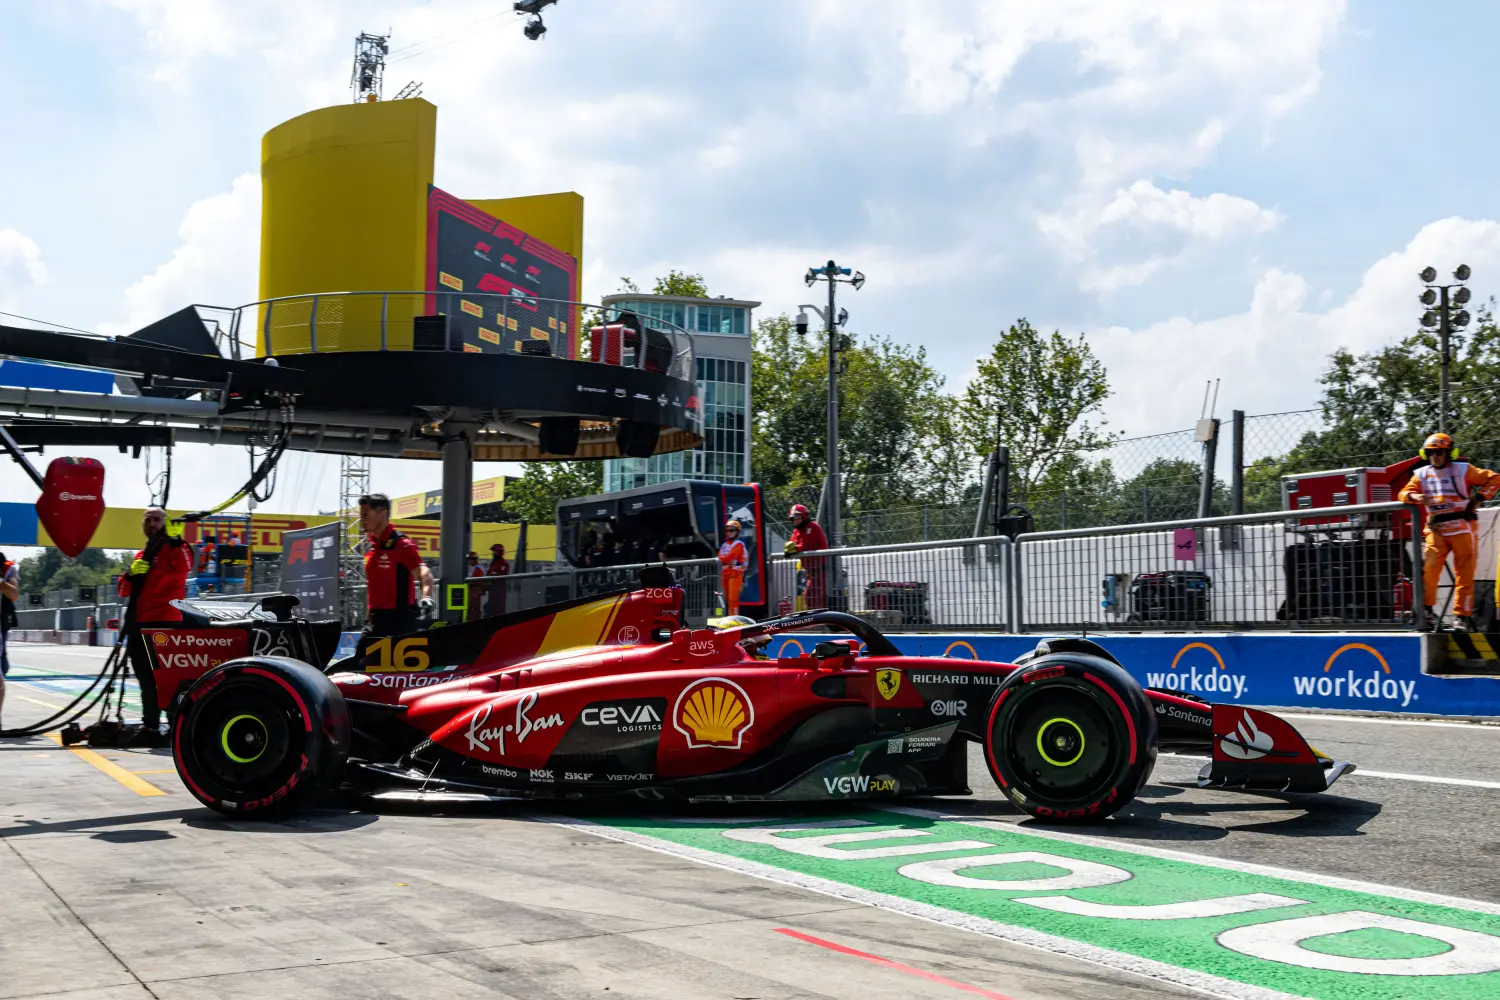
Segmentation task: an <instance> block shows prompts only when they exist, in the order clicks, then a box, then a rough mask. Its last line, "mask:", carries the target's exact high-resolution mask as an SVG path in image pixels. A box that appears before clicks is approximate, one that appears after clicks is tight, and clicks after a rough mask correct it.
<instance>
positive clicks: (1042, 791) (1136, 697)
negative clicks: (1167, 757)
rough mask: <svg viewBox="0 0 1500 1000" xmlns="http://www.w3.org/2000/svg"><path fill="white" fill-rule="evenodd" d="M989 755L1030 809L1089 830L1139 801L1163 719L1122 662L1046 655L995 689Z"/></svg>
mask: <svg viewBox="0 0 1500 1000" xmlns="http://www.w3.org/2000/svg"><path fill="white" fill-rule="evenodd" d="M984 756H985V762H986V763H987V764H988V765H989V769H990V776H991V777H993V778H994V779H995V783H996V784H998V785H999V786H1000V789H1001V791H1003V792H1005V794H1006V797H1007V798H1009V799H1010V800H1011V802H1013V803H1015V805H1016V806H1018V807H1019V808H1020V809H1022V810H1023V811H1025V812H1028V813H1030V814H1031V815H1033V816H1036V817H1037V818H1039V819H1047V820H1051V821H1054V822H1063V823H1092V822H1095V821H1097V820H1100V819H1103V818H1104V817H1106V816H1108V815H1110V814H1111V813H1113V812H1115V811H1116V810H1118V809H1120V808H1121V807H1122V806H1124V805H1125V804H1126V803H1127V802H1129V801H1130V800H1131V799H1133V798H1135V796H1136V793H1137V792H1139V791H1140V790H1141V787H1142V786H1143V785H1145V783H1146V780H1147V779H1148V778H1149V777H1150V776H1151V769H1152V767H1153V766H1154V765H1155V763H1156V716H1155V715H1154V714H1152V712H1151V707H1150V704H1149V702H1148V701H1147V699H1146V694H1145V692H1143V691H1142V690H1141V687H1140V685H1139V684H1137V683H1136V682H1135V680H1134V679H1132V678H1131V676H1130V675H1129V674H1127V673H1126V672H1125V670H1124V669H1123V668H1122V667H1120V666H1119V665H1118V664H1116V663H1112V662H1110V661H1109V660H1105V659H1103V658H1102V657H1097V656H1089V655H1085V654H1081V653H1058V654H1055V655H1052V656H1043V657H1041V658H1039V659H1037V660H1034V661H1032V662H1030V663H1028V664H1026V665H1025V666H1023V667H1021V668H1020V669H1018V670H1016V671H1015V672H1014V673H1012V674H1011V675H1010V676H1009V677H1007V678H1006V680H1005V683H1004V684H1002V685H1001V686H1000V689H999V690H998V691H996V692H995V697H994V699H993V700H992V701H991V702H990V710H989V720H988V725H987V727H986V729H985V739H984Z"/></svg>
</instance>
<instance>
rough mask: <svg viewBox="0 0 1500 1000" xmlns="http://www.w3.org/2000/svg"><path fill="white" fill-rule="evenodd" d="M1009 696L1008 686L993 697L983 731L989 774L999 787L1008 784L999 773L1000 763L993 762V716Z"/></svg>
mask: <svg viewBox="0 0 1500 1000" xmlns="http://www.w3.org/2000/svg"><path fill="white" fill-rule="evenodd" d="M1009 697H1010V688H1006V689H1005V690H1004V691H1001V692H1000V697H998V698H996V699H995V704H994V707H992V708H991V709H990V719H989V723H988V725H987V727H986V729H985V731H984V736H985V740H984V755H985V756H986V757H988V758H989V761H990V774H991V775H992V776H993V777H994V779H995V780H996V781H998V782H1000V787H1001V788H1009V787H1010V785H1009V784H1007V783H1006V780H1005V775H1003V774H1001V773H1000V765H999V764H997V763H996V762H995V716H997V715H999V714H1000V705H1001V704H1002V703H1003V702H1004V701H1005V699H1006V698H1009Z"/></svg>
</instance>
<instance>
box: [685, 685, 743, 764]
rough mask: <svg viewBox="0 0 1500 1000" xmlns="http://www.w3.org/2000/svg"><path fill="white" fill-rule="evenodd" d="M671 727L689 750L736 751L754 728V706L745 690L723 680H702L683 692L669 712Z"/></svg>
mask: <svg viewBox="0 0 1500 1000" xmlns="http://www.w3.org/2000/svg"><path fill="white" fill-rule="evenodd" d="M672 725H673V727H675V728H676V730H677V731H678V732H679V733H681V734H682V735H684V736H686V737H687V745H688V747H690V748H692V749H698V748H701V747H721V748H726V749H730V750H738V749H739V748H740V742H741V740H743V739H744V736H745V733H747V732H749V731H750V727H751V726H753V725H755V706H754V704H752V703H751V701H750V696H749V695H747V694H746V693H745V689H744V688H742V687H740V686H739V685H738V684H736V683H735V682H734V681H732V680H729V679H728V678H724V677H705V678H703V679H702V680H700V681H694V682H693V683H691V684H689V685H688V686H687V687H685V688H683V689H682V693H681V694H680V695H678V696H677V704H676V705H675V706H674V707H673V709H672Z"/></svg>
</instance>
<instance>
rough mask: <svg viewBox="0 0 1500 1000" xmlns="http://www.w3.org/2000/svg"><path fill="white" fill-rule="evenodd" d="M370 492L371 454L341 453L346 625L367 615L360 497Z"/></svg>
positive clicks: (341, 558)
mask: <svg viewBox="0 0 1500 1000" xmlns="http://www.w3.org/2000/svg"><path fill="white" fill-rule="evenodd" d="M369 492H370V457H369V456H368V455H342V456H340V458H339V607H341V608H343V609H344V624H345V625H354V624H356V623H357V622H359V621H360V620H361V619H362V618H364V607H365V601H364V594H363V593H362V592H360V591H359V589H358V587H359V582H360V581H361V580H363V579H364V562H365V549H366V548H367V547H368V546H367V543H366V541H365V535H364V532H363V531H361V530H360V527H359V498H360V497H362V496H364V495H365V494H366V493H369Z"/></svg>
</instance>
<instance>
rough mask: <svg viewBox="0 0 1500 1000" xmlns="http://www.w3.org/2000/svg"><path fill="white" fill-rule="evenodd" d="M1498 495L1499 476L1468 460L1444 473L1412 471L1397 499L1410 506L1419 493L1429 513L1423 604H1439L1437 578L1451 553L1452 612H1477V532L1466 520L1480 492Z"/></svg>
mask: <svg viewBox="0 0 1500 1000" xmlns="http://www.w3.org/2000/svg"><path fill="white" fill-rule="evenodd" d="M1497 491H1500V475H1496V474H1495V473H1493V472H1491V471H1490V470H1488V469H1481V468H1478V467H1476V466H1473V465H1470V464H1469V463H1468V462H1449V463H1448V464H1447V465H1445V466H1443V467H1442V468H1441V469H1435V468H1433V467H1432V466H1430V465H1427V466H1423V467H1422V468H1420V469H1418V470H1417V471H1416V472H1414V473H1412V477H1411V481H1410V482H1409V483H1407V484H1406V485H1405V486H1403V487H1402V488H1401V492H1400V493H1397V494H1396V499H1398V500H1400V501H1402V502H1404V503H1412V502H1414V501H1413V500H1412V495H1413V494H1421V496H1422V499H1421V501H1420V502H1421V504H1422V506H1423V507H1425V508H1426V509H1427V528H1426V530H1425V531H1424V532H1423V535H1422V539H1423V544H1422V594H1423V598H1422V603H1423V604H1426V605H1427V606H1428V607H1431V606H1432V605H1433V603H1434V602H1435V601H1436V600H1437V588H1438V580H1439V579H1440V578H1441V577H1442V575H1443V563H1445V562H1447V561H1448V554H1449V553H1450V552H1451V553H1452V554H1453V579H1454V584H1453V613H1454V614H1455V615H1463V616H1465V617H1468V616H1470V615H1472V614H1473V613H1474V564H1475V562H1476V561H1477V559H1478V557H1479V530H1478V524H1477V523H1476V522H1474V521H1467V520H1464V516H1463V515H1464V508H1465V507H1466V506H1467V505H1468V503H1469V497H1470V496H1471V495H1473V494H1474V493H1475V492H1477V493H1478V494H1479V495H1480V496H1481V497H1484V498H1485V499H1488V498H1490V497H1492V496H1494V495H1495V493H1496V492H1497Z"/></svg>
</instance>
